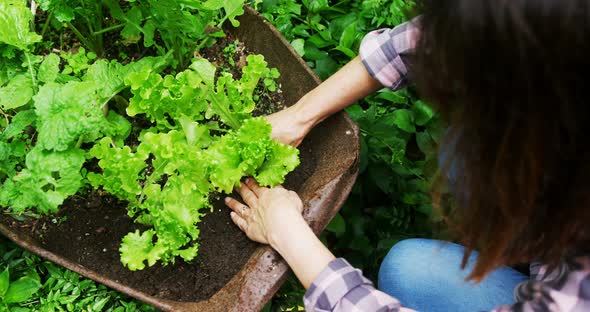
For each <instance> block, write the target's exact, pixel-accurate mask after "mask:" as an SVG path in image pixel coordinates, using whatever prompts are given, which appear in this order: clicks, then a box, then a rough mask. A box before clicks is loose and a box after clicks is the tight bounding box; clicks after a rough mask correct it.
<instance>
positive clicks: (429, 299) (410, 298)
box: [378, 239, 528, 312]
mask: <svg viewBox="0 0 590 312" xmlns="http://www.w3.org/2000/svg"><path fill="white" fill-rule="evenodd" d="M463 250H464V248H463V247H462V246H460V245H457V244H453V243H448V242H442V241H437V240H429V239H408V240H404V241H401V242H399V243H397V244H396V245H395V246H393V247H392V248H391V250H390V251H389V253H388V254H387V256H386V257H385V259H384V260H383V263H382V264H381V269H380V270H379V284H378V287H379V289H380V290H381V291H383V292H385V293H387V294H389V295H391V296H393V297H395V298H397V299H398V300H399V301H400V302H401V304H402V306H405V307H408V308H412V309H414V310H417V311H433V312H437V311H453V312H462V311H469V312H475V311H484V310H486V311H487V310H491V309H493V308H495V307H498V306H500V305H502V304H512V303H514V288H515V287H516V285H517V284H518V283H520V282H522V281H524V280H527V279H528V277H527V276H525V275H523V274H522V273H520V272H518V271H516V270H514V269H511V268H508V267H502V268H499V269H496V270H495V271H493V272H492V273H490V274H489V275H488V276H487V277H486V278H485V279H484V280H483V281H482V282H480V283H479V284H475V283H474V282H467V281H465V278H466V277H467V276H468V275H469V273H470V272H471V269H472V268H473V264H474V262H475V259H476V258H477V253H476V252H474V254H472V255H471V257H470V258H469V262H468V264H467V267H466V268H465V269H464V270H461V259H462V257H463Z"/></svg>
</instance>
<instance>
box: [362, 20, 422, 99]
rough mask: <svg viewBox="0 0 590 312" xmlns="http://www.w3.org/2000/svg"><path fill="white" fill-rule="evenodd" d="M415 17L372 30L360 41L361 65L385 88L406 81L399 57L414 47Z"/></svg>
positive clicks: (405, 72)
mask: <svg viewBox="0 0 590 312" xmlns="http://www.w3.org/2000/svg"><path fill="white" fill-rule="evenodd" d="M419 18H420V17H416V18H414V19H413V20H411V21H408V22H406V23H403V24H401V25H399V26H397V27H395V28H393V29H388V28H383V29H378V30H375V31H372V32H370V33H368V34H367V35H366V36H365V38H364V39H363V41H362V42H361V47H360V51H359V54H360V56H361V59H362V61H363V64H364V65H365V68H366V69H367V71H368V72H369V74H370V75H371V76H372V77H373V78H375V79H376V80H377V81H379V82H380V83H381V84H382V85H384V86H385V87H388V88H391V89H393V90H397V89H399V88H401V87H403V86H405V84H406V83H407V77H408V69H407V67H406V64H404V60H403V57H404V55H407V54H408V53H411V52H412V51H413V50H414V48H415V47H416V43H417V42H418V39H419V37H420V31H419V29H418V24H419Z"/></svg>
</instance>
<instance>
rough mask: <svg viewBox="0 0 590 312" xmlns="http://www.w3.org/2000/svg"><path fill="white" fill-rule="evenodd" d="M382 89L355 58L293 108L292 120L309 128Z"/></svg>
mask: <svg viewBox="0 0 590 312" xmlns="http://www.w3.org/2000/svg"><path fill="white" fill-rule="evenodd" d="M381 88H383V85H381V84H380V83H379V82H378V81H377V80H375V79H374V78H373V77H371V76H370V75H369V73H368V72H367V70H366V69H365V66H364V65H363V63H362V61H361V58H360V57H358V56H357V57H356V58H354V59H353V60H352V61H350V62H349V63H348V64H346V65H345V66H344V67H342V68H341V69H340V70H339V71H338V72H336V73H335V74H334V75H332V76H331V77H330V78H328V79H327V80H326V81H324V82H323V83H322V84H320V85H319V86H318V87H316V88H315V89H313V90H312V91H310V92H309V93H307V94H306V95H305V96H304V97H302V98H301V100H299V101H298V102H297V104H295V105H293V106H292V107H291V108H290V109H292V111H293V113H294V114H295V118H298V119H300V121H301V122H302V123H303V124H306V125H308V126H309V127H310V128H311V127H313V126H315V125H317V124H318V123H320V122H321V121H322V120H324V119H326V118H327V117H328V116H330V115H332V114H334V113H336V112H338V111H340V110H342V109H344V108H346V107H347V106H349V105H351V104H352V103H354V102H355V101H357V100H359V99H361V98H363V97H365V96H367V95H369V94H371V93H373V92H375V91H377V90H379V89H381Z"/></svg>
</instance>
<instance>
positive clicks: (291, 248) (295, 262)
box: [270, 216, 335, 289]
mask: <svg viewBox="0 0 590 312" xmlns="http://www.w3.org/2000/svg"><path fill="white" fill-rule="evenodd" d="M270 244H271V246H272V247H273V248H274V249H275V250H277V251H278V252H279V253H280V254H281V256H282V257H283V258H284V259H285V260H286V261H287V263H288V264H289V266H290V267H291V269H292V270H293V272H295V275H297V278H298V279H299V281H300V282H301V284H303V286H304V287H305V288H306V289H307V288H309V286H310V285H311V283H312V282H313V281H314V280H315V278H316V277H317V276H318V275H319V274H320V272H321V271H322V270H323V269H324V268H325V267H326V266H327V265H328V263H330V262H331V261H332V260H334V259H335V257H334V255H333V254H332V253H331V252H330V250H328V248H326V246H324V244H322V242H321V241H320V240H319V239H318V237H317V236H316V235H315V234H314V233H313V231H312V230H311V228H310V227H309V226H308V225H307V223H306V222H305V220H304V219H303V218H302V217H301V216H298V217H297V216H294V218H293V219H292V221H290V224H289V226H287V227H283V228H282V229H281V230H280V231H276V232H275V233H273V234H271V239H270Z"/></svg>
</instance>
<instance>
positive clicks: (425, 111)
mask: <svg viewBox="0 0 590 312" xmlns="http://www.w3.org/2000/svg"><path fill="white" fill-rule="evenodd" d="M412 111H413V112H414V116H415V117H416V125H418V126H424V125H426V124H427V123H428V122H429V121H430V120H431V119H432V118H433V117H434V110H432V108H430V106H428V105H427V104H426V103H424V102H423V101H421V100H418V101H415V102H414V105H413V106H412Z"/></svg>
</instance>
